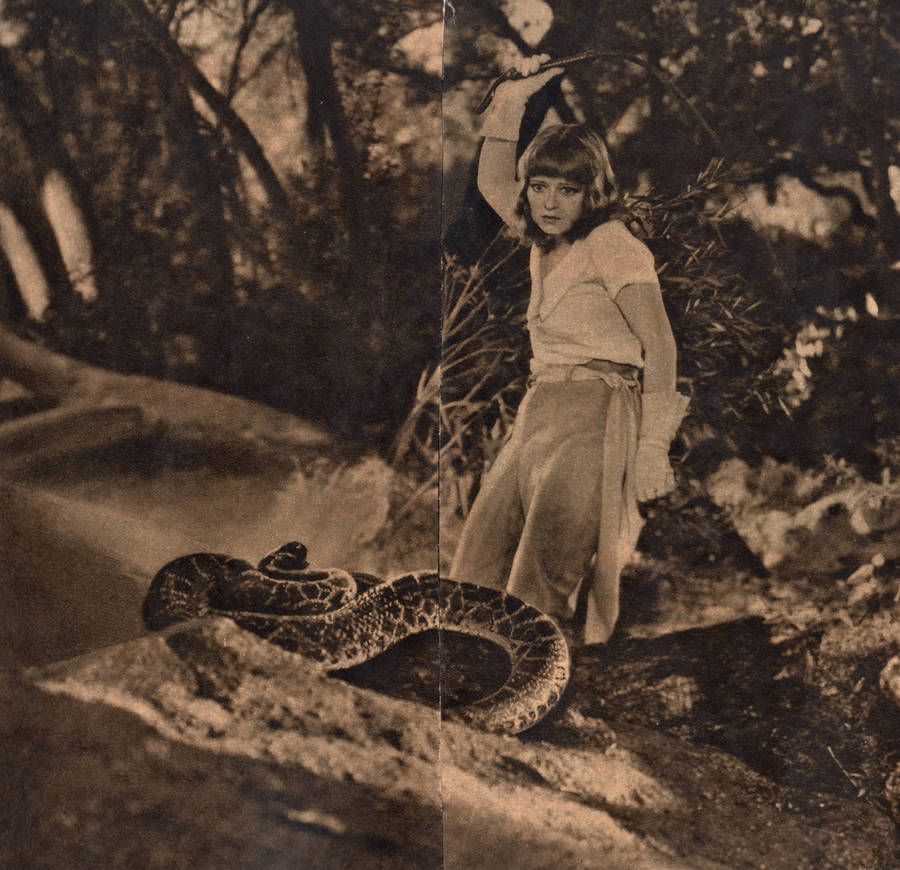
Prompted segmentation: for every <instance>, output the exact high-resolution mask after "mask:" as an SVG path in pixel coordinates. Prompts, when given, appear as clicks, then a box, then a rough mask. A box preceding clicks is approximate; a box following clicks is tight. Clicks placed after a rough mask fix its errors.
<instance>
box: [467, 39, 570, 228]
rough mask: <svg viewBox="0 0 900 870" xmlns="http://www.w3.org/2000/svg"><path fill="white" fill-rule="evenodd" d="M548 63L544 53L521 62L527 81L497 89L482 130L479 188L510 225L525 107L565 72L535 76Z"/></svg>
mask: <svg viewBox="0 0 900 870" xmlns="http://www.w3.org/2000/svg"><path fill="white" fill-rule="evenodd" d="M547 60H549V56H548V55H546V54H542V55H536V56H534V57H530V58H525V59H523V60H522V61H521V63H520V64H519V73H520V74H521V75H522V76H524V78H521V79H511V80H509V81H506V82H504V83H503V84H501V85H500V87H498V88H497V91H496V93H495V94H494V98H493V99H492V100H491V104H490V106H489V107H488V110H487V112H486V113H485V116H484V124H483V125H482V128H481V135H482V136H484V144H483V146H482V149H481V156H480V157H479V159H478V189H479V190H480V191H481V195H482V196H483V197H484V198H485V199H486V200H487V201H488V204H489V205H490V206H491V208H492V209H494V211H495V212H497V214H498V215H500V217H501V218H502V219H503V221H504V223H506V224H508V225H509V226H514V225H515V224H516V223H517V221H516V216H515V208H516V199H517V198H518V195H519V184H518V183H517V181H516V143H517V142H518V140H519V126H520V125H521V123H522V115H523V114H524V113H525V104H526V103H527V102H528V98H529V97H530V96H531V95H532V94H535V93H537V92H538V91H539V90H540V89H541V88H542V87H544V85H546V84H547V82H549V81H550V80H551V79H554V78H556V77H557V76H560V75H562V73H563V72H564V70H563V69H562V67H554V68H553V69H548V70H545V71H544V72H541V73H537V74H535V73H536V71H537V69H538V67H539V66H540V64H542V63H544V62H546V61H547Z"/></svg>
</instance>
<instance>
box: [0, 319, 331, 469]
mask: <svg viewBox="0 0 900 870" xmlns="http://www.w3.org/2000/svg"><path fill="white" fill-rule="evenodd" d="M0 377H8V378H10V379H12V380H14V381H16V382H17V383H19V384H21V385H23V386H25V387H27V388H28V389H29V390H31V391H32V392H34V393H37V394H38V395H40V396H43V397H47V398H49V399H52V400H54V401H55V402H57V403H58V404H57V405H56V407H53V408H52V409H50V410H45V411H41V412H38V413H35V414H31V415H29V416H26V417H20V418H17V419H13V420H11V421H8V422H6V423H0V456H2V457H3V459H2V461H0V468H5V469H9V468H11V467H17V466H18V465H21V464H22V463H23V462H28V461H33V460H34V459H35V458H42V459H43V458H48V457H50V456H54V455H59V454H65V452H67V451H70V450H72V449H74V448H77V449H80V450H84V449H86V448H88V447H91V448H93V447H100V446H103V445H108V444H113V443H117V442H121V441H122V440H125V439H128V438H136V437H140V436H142V435H153V434H156V435H158V434H160V432H161V431H162V432H165V431H176V432H178V433H179V434H180V435H182V436H184V437H189V438H196V439H199V440H203V441H205V442H211V443H226V444H235V443H241V442H244V443H250V444H258V443H264V444H269V445H272V446H280V447H282V448H286V449H292V450H296V449H301V448H302V449H308V448H320V447H325V446H335V445H336V444H337V441H336V440H335V439H334V438H333V437H332V436H331V435H329V434H328V433H326V432H325V431H324V430H322V429H320V428H318V427H316V426H314V425H313V424H311V423H308V422H306V421H304V420H302V419H301V418H299V417H295V416H293V415H291V414H286V413H283V412H281V411H276V410H275V409H273V408H269V407H267V406H265V405H261V404H259V403H257V402H252V401H249V400H247V399H242V398H239V397H236V396H229V395H225V394H223V393H216V392H213V391H212V390H205V389H200V388H198V387H191V386H187V385H185V384H176V383H172V382H169V381H161V380H157V379H155V378H149V377H145V376H142V375H123V374H119V373H117V372H111V371H108V370H106V369H103V368H100V367H98V366H94V365H89V364H88V363H83V362H80V361H79V360H75V359H73V358H71V357H67V356H63V355H62V354H58V353H54V352H53V351H49V350H47V349H45V348H42V347H39V346H38V345H36V344H34V343H32V342H30V341H26V340H25V339H22V338H19V337H18V336H17V335H15V334H14V333H12V332H11V331H10V330H9V329H7V328H6V327H4V326H0Z"/></svg>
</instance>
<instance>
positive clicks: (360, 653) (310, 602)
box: [143, 542, 569, 734]
mask: <svg viewBox="0 0 900 870" xmlns="http://www.w3.org/2000/svg"><path fill="white" fill-rule="evenodd" d="M206 615H218V616H226V617H229V618H231V619H232V620H234V621H235V622H236V623H237V624H238V625H239V626H240V627H242V628H245V629H248V630H249V631H252V632H254V633H255V634H258V635H260V636H261V637H263V638H265V639H266V640H269V641H271V642H272V643H275V644H278V645H279V646H281V647H284V648H285V649H288V650H291V651H292V652H297V653H300V654H301V655H303V656H304V657H305V658H307V659H310V660H312V661H314V662H316V663H317V664H318V665H319V666H321V668H322V669H323V670H327V671H331V670H339V669H342V668H348V667H352V666H354V665H358V664H362V663H363V662H365V661H368V660H369V659H371V658H374V657H375V656H376V655H378V654H379V653H382V652H384V651H385V650H387V649H389V648H390V647H392V646H394V645H395V644H397V643H398V642H399V641H401V640H403V639H404V638H406V637H409V636H410V635H414V634H419V633H421V632H424V631H428V630H429V629H446V630H450V631H455V632H460V633H462V634H468V635H473V636H475V637H479V638H486V639H488V640H490V641H492V642H493V643H495V644H497V645H499V646H500V647H501V648H503V649H504V650H506V652H507V653H508V654H509V658H510V672H509V676H508V677H507V679H506V681H505V683H504V684H503V685H502V686H501V687H500V688H499V689H498V690H497V691H496V692H494V693H493V694H491V695H489V696H488V697H486V698H483V699H481V700H478V701H475V702H474V703H470V704H466V705H465V706H462V707H460V708H458V709H454V710H452V711H450V715H451V716H454V717H457V718H460V719H462V720H463V721H466V722H468V723H469V724H471V725H474V726H476V727H479V728H482V729H484V730H487V731H496V732H505V733H509V734H516V733H518V732H520V731H524V730H525V729H526V728H530V727H531V726H532V725H534V724H536V723H537V722H539V721H540V720H541V719H543V718H544V716H546V715H547V714H548V713H549V712H550V711H551V710H552V709H553V708H554V707H555V706H556V704H557V703H558V702H559V700H560V698H561V696H562V693H563V690H564V689H565V687H566V684H567V683H568V680H569V651H568V647H567V645H566V641H565V638H564V637H563V635H562V633H561V632H560V630H559V628H558V627H557V625H556V623H554V622H553V620H551V619H550V618H549V617H548V616H546V615H545V614H543V613H541V612H540V611H539V610H536V609H535V608H534V607H531V606H530V605H528V604H525V603H524V602H523V601H521V600H519V599H518V598H515V597H513V596H511V595H507V594H506V593H504V592H499V591H497V590H495V589H487V588H485V587H482V586H475V585H473V584H471V583H459V582H456V581H453V580H448V579H446V578H444V577H441V576H440V575H439V574H437V573H434V572H430V571H421V572H416V573H411V574H403V575H401V576H399V577H394V578H393V579H391V580H387V581H380V580H379V579H378V578H375V577H372V576H371V575H367V574H350V573H348V572H346V571H341V570H337V569H327V570H315V569H310V568H309V567H308V563H307V561H306V548H305V547H304V546H303V545H302V544H299V543H297V542H291V543H289V544H285V545H284V546H283V547H280V548H279V549H278V550H275V551H274V552H273V553H270V554H269V555H268V556H266V557H265V558H264V559H262V560H261V561H260V563H259V564H258V565H257V566H256V567H254V566H253V565H251V564H250V563H249V562H246V561H244V560H243V559H237V558H234V557H231V556H226V555H223V554H219V553H195V554H193V555H190V556H182V557H180V558H178V559H175V560H174V561H172V562H169V563H168V564H167V565H165V566H163V568H161V569H160V570H159V572H157V574H156V576H155V577H154V578H153V580H152V581H151V583H150V588H149V590H148V592H147V596H146V598H145V600H144V607H143V617H144V623H145V624H146V626H147V627H148V628H150V629H154V630H155V629H161V628H165V627H166V626H169V625H172V624H174V623H178V622H182V621H184V620H190V619H195V618H197V617H201V616H206Z"/></svg>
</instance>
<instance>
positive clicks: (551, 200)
mask: <svg viewBox="0 0 900 870" xmlns="http://www.w3.org/2000/svg"><path fill="white" fill-rule="evenodd" d="M544 208H556V191H555V190H552V189H549V188H548V190H547V192H546V194H545V195H544Z"/></svg>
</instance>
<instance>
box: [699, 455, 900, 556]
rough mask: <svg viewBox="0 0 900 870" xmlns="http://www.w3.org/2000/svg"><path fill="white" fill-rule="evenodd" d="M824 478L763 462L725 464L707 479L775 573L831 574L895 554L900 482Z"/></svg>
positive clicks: (898, 551)
mask: <svg viewBox="0 0 900 870" xmlns="http://www.w3.org/2000/svg"><path fill="white" fill-rule="evenodd" d="M835 486H836V485H831V488H829V485H828V483H827V481H826V480H825V479H824V477H823V476H822V475H816V474H814V473H812V472H803V471H801V470H799V469H797V468H796V467H794V466H792V465H790V464H779V463H777V462H775V460H773V459H770V458H768V457H767V458H766V459H764V460H763V462H762V463H761V465H760V466H759V467H758V468H756V469H751V468H750V466H749V465H747V463H746V462H744V461H743V460H741V459H737V458H732V459H728V460H726V461H725V462H723V463H722V464H721V465H720V466H719V467H718V469H717V470H716V471H715V472H714V473H713V474H712V475H710V477H709V478H708V479H707V481H706V488H707V491H708V493H709V496H710V498H711V499H712V501H713V502H714V503H715V504H716V505H717V506H718V507H720V508H723V509H724V511H725V512H726V515H727V516H728V518H729V520H730V521H731V523H732V524H733V526H734V528H735V530H736V531H737V533H738V534H739V535H740V536H741V538H742V539H743V540H744V542H745V543H746V545H747V547H748V548H749V549H750V551H751V552H753V553H754V554H755V555H756V556H757V557H758V558H759V559H760V561H761V562H762V564H763V566H764V567H766V568H768V569H772V568H775V567H776V566H779V567H781V568H783V569H785V570H788V569H792V568H796V569H798V570H803V571H807V572H809V571H814V572H831V571H835V570H839V569H840V568H842V567H843V560H844V559H846V558H848V557H852V558H860V557H862V558H864V559H866V558H868V559H871V558H874V557H878V556H880V557H881V558H882V559H884V558H885V557H887V558H894V557H896V556H898V555H900V531H898V529H900V485H898V484H897V483H894V484H891V483H879V484H876V483H872V482H870V481H867V480H864V479H862V478H859V479H856V480H850V481H849V482H842V483H841V484H840V486H839V488H835Z"/></svg>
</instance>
